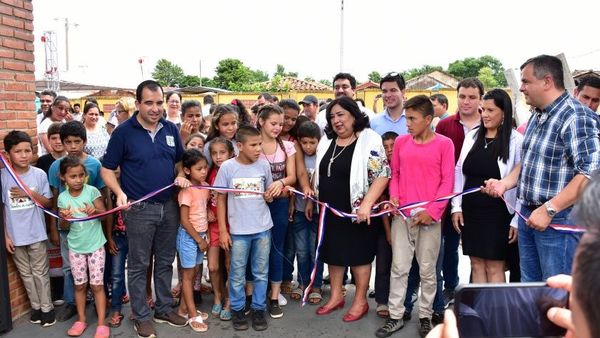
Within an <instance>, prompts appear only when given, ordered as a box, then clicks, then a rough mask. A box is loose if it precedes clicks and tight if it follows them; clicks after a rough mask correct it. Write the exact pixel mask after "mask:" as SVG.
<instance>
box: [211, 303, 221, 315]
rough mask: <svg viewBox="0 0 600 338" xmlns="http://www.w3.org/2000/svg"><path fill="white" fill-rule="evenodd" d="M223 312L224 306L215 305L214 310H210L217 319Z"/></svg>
mask: <svg viewBox="0 0 600 338" xmlns="http://www.w3.org/2000/svg"><path fill="white" fill-rule="evenodd" d="M221 310H223V305H221V304H213V306H212V309H211V310H210V313H212V315H213V316H215V317H219V315H220V314H221Z"/></svg>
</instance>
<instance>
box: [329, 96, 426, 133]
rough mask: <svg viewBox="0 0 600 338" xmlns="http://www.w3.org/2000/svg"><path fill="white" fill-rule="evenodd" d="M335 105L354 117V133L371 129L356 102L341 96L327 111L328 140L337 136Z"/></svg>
mask: <svg viewBox="0 0 600 338" xmlns="http://www.w3.org/2000/svg"><path fill="white" fill-rule="evenodd" d="M430 103H431V102H430ZM335 105H339V106H340V107H342V108H344V109H345V110H347V111H348V112H350V115H352V117H354V126H352V127H353V129H354V132H357V131H362V130H363V129H365V128H369V117H368V116H366V115H365V114H363V112H362V111H361V110H360V108H359V107H358V104H356V102H354V100H353V99H351V98H349V97H346V96H341V97H338V98H337V99H335V100H333V101H331V103H329V105H328V106H327V110H326V111H325V118H326V119H327V125H326V126H325V130H324V132H325V135H326V136H327V138H328V139H332V138H334V137H335V136H336V133H335V132H334V131H333V126H332V125H331V109H333V106H335Z"/></svg>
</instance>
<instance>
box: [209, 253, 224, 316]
mask: <svg viewBox="0 0 600 338" xmlns="http://www.w3.org/2000/svg"><path fill="white" fill-rule="evenodd" d="M220 250H221V248H219V247H218V246H217V247H210V248H209V249H208V274H209V275H210V284H211V285H212V289H213V293H214V295H215V297H214V304H215V305H216V304H221V303H222V302H223V298H222V297H223V294H222V291H223V289H222V288H221V283H222V280H221V275H222V273H221V266H220V262H219V260H220V254H219V252H220Z"/></svg>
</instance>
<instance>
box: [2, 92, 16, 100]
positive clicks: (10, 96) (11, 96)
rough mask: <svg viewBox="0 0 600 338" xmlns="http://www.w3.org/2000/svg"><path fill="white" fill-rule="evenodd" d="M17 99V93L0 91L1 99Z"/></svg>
mask: <svg viewBox="0 0 600 338" xmlns="http://www.w3.org/2000/svg"><path fill="white" fill-rule="evenodd" d="M16 99H17V94H16V93H0V100H2V101H14V100H16Z"/></svg>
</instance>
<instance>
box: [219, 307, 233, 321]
mask: <svg viewBox="0 0 600 338" xmlns="http://www.w3.org/2000/svg"><path fill="white" fill-rule="evenodd" d="M219 319H221V320H222V321H224V322H227V321H230V320H231V310H230V309H223V310H221V313H220V314H219Z"/></svg>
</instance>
